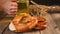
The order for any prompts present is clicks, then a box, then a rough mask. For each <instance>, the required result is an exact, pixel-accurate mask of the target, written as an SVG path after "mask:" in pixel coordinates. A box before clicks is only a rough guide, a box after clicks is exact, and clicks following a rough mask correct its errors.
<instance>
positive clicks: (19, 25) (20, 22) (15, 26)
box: [9, 13, 46, 32]
mask: <svg viewBox="0 0 60 34" xmlns="http://www.w3.org/2000/svg"><path fill="white" fill-rule="evenodd" d="M45 21H46V19H44V18H42V17H39V16H30V15H29V14H26V13H22V14H20V15H18V16H16V17H15V18H14V19H13V20H12V22H11V24H10V25H9V29H10V30H11V31H14V32H24V31H28V30H31V29H39V30H40V29H44V28H45V27H44V26H43V25H45V24H46V22H45Z"/></svg>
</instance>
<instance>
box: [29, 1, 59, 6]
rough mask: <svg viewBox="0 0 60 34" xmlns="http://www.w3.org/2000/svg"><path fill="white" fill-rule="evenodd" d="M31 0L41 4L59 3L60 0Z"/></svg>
mask: <svg viewBox="0 0 60 34" xmlns="http://www.w3.org/2000/svg"><path fill="white" fill-rule="evenodd" d="M33 1H34V2H36V3H38V4H42V5H60V0H33ZM30 4H31V3H30Z"/></svg>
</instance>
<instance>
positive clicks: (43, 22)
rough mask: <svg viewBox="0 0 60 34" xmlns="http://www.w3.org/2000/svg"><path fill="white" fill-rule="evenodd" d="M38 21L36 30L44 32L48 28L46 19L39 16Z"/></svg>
mask: <svg viewBox="0 0 60 34" xmlns="http://www.w3.org/2000/svg"><path fill="white" fill-rule="evenodd" d="M37 19H38V23H37V25H36V26H35V29H38V30H43V29H45V28H46V27H47V25H46V22H47V21H46V19H45V18H43V17H41V16H37Z"/></svg>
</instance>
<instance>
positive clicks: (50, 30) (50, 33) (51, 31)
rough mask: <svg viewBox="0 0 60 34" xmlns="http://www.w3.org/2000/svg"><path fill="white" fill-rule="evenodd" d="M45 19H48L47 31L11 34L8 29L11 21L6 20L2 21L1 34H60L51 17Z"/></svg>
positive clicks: (0, 22) (0, 21) (12, 33)
mask: <svg viewBox="0 0 60 34" xmlns="http://www.w3.org/2000/svg"><path fill="white" fill-rule="evenodd" d="M44 17H45V18H46V19H47V25H48V27H47V28H46V29H45V30H41V31H39V30H38V31H29V32H23V33H15V32H11V31H10V30H9V29H8V26H9V23H10V21H11V20H9V19H6V18H5V19H2V20H0V34H60V31H59V28H58V27H57V25H56V24H55V22H54V21H53V19H52V18H51V16H50V15H49V14H46V15H45V16H44Z"/></svg>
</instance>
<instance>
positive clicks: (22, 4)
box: [16, 0, 29, 15]
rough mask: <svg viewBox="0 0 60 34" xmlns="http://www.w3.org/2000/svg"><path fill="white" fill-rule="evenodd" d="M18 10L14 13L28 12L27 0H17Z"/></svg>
mask: <svg viewBox="0 0 60 34" xmlns="http://www.w3.org/2000/svg"><path fill="white" fill-rule="evenodd" d="M17 4H18V12H17V14H16V15H19V14H20V13H29V9H28V6H29V0H18V1H17Z"/></svg>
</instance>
